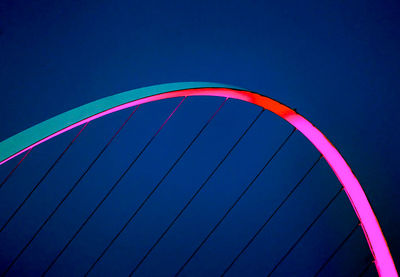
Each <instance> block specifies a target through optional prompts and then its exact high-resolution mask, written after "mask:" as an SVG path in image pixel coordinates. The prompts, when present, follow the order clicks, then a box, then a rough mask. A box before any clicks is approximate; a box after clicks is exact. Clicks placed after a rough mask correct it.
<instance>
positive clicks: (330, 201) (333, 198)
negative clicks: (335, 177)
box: [267, 186, 343, 277]
mask: <svg viewBox="0 0 400 277" xmlns="http://www.w3.org/2000/svg"><path fill="white" fill-rule="evenodd" d="M342 191H343V187H342V186H341V187H340V189H339V190H338V192H336V194H335V195H334V196H333V197H332V198H331V200H329V202H328V204H326V206H325V207H324V208H323V209H322V210H321V211H320V213H319V214H318V215H317V216H316V217H315V218H314V220H313V221H312V222H311V223H310V225H308V227H307V228H306V229H305V230H304V232H303V233H302V234H301V235H300V237H298V239H297V240H296V241H295V243H293V245H292V246H291V247H290V248H289V250H288V251H287V252H286V253H285V255H283V257H282V258H281V259H280V260H279V262H278V263H277V264H275V266H274V267H273V268H272V270H271V271H270V272H269V273H268V275H267V276H268V277H269V276H271V275H272V273H274V271H275V270H276V269H277V268H278V266H279V265H280V264H281V263H282V262H283V261H284V260H285V259H286V257H287V256H289V254H290V253H291V252H292V250H293V249H294V248H295V247H296V246H297V244H298V243H299V242H300V241H301V240H302V239H303V237H304V236H305V235H306V234H307V233H308V231H309V230H310V229H311V227H312V226H313V225H314V224H315V223H316V222H317V221H318V219H319V218H320V217H321V216H322V215H323V214H324V213H325V211H326V210H327V209H328V208H329V206H330V205H331V204H332V203H333V202H334V201H335V199H336V198H337V197H338V196H339V195H340V193H341V192H342Z"/></svg>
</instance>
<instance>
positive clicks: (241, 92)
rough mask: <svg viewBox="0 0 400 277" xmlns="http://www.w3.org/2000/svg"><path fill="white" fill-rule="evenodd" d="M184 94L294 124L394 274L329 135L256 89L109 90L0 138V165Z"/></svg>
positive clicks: (174, 86) (178, 86)
mask: <svg viewBox="0 0 400 277" xmlns="http://www.w3.org/2000/svg"><path fill="white" fill-rule="evenodd" d="M182 96H220V97H228V98H234V99H239V100H243V101H245V102H249V103H253V104H256V105H258V106H260V107H262V108H264V109H267V110H269V111H271V112H273V113H275V114H277V115H278V116H280V117H282V118H283V119H285V120H286V121H288V122H289V123H290V124H292V125H293V126H294V127H296V128H297V130H299V131H300V132H301V133H302V134H303V135H304V136H306V137H307V138H308V139H309V140H310V142H311V143H312V144H313V145H314V146H315V147H316V148H317V149H318V150H319V152H320V153H321V154H322V155H323V156H324V158H325V160H326V161H327V162H328V164H329V165H330V167H331V168H332V170H333V171H334V173H335V175H336V176H337V178H338V179H339V181H340V183H341V184H342V185H343V188H344V190H345V192H346V194H347V196H348V198H349V199H350V202H351V204H352V206H353V208H354V211H355V212H356V214H357V216H358V218H359V220H360V222H361V226H362V228H363V231H364V234H365V237H366V239H367V241H368V244H369V248H370V250H371V252H372V255H373V256H374V260H375V265H376V268H377V271H378V273H379V275H380V276H385V277H386V276H398V275H397V271H396V268H395V265H394V262H393V259H392V256H391V254H390V251H389V248H388V246H387V243H386V240H385V238H384V236H383V233H382V230H381V228H380V226H379V223H378V221H377V219H376V217H375V214H374V212H373V210H372V208H371V205H370V204H369V202H368V199H367V197H366V195H365V193H364V191H363V189H362V188H361V185H360V183H359V182H358V180H357V178H356V177H355V176H354V174H353V172H352V171H351V169H350V167H349V166H348V165H347V163H346V161H345V160H344V159H343V157H342V156H341V155H340V153H339V152H338V151H337V150H336V148H335V147H334V146H333V145H332V144H331V143H330V142H329V140H328V139H327V138H326V137H325V136H324V135H323V134H322V133H321V132H320V131H319V130H318V129H317V128H316V127H315V126H314V125H312V124H311V123H310V122H309V121H308V120H306V119H305V118H304V117H302V116H301V115H300V114H298V113H297V112H295V111H294V110H292V109H291V108H289V107H287V106H285V105H283V104H281V103H279V102H277V101H275V100H273V99H271V98H268V97H266V96H263V95H260V94H256V93H254V92H251V91H248V90H245V89H242V88H238V87H233V86H228V85H222V84H216V83H203V82H188V83H171V84H164V85H156V86H151V87H145V88H140V89H134V90H130V91H127V92H123V93H119V94H116V95H113V96H109V97H106V98H103V99H100V100H97V101H94V102H91V103H89V104H86V105H83V106H81V107H78V108H75V109H73V110H70V111H68V112H65V113H62V114H60V115H58V116H55V117H53V118H51V119H49V120H47V121H44V122H42V123H39V124H37V125H35V126H33V127H31V128H29V129H27V130H25V131H23V132H21V133H18V134H16V135H14V136H12V137H10V138H8V139H6V140H4V141H3V142H1V143H0V165H1V164H3V163H5V162H7V161H8V160H10V159H12V158H14V157H16V156H17V155H19V154H21V153H23V152H26V151H28V150H29V149H31V148H33V147H35V146H36V145H38V144H40V143H43V142H44V141H46V140H49V139H51V138H53V137H55V136H57V135H59V134H62V133H64V132H66V131H68V130H70V129H72V128H75V127H77V126H79V125H82V124H84V123H86V122H89V121H92V120H94V119H96V118H99V117H102V116H105V115H107V114H110V113H113V112H116V111H119V110H123V109H126V108H129V107H132V106H136V105H139V104H143V103H148V102H152V101H157V100H162V99H168V98H174V97H182Z"/></svg>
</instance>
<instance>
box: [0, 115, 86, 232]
mask: <svg viewBox="0 0 400 277" xmlns="http://www.w3.org/2000/svg"><path fill="white" fill-rule="evenodd" d="M88 123H89V122H87V123H86V124H85V125H83V127H82V128H81V129H80V131H79V132H78V134H77V135H76V136H75V137H74V138H73V139H72V141H71V142H70V143H69V144H68V145H67V147H66V148H65V149H64V151H62V152H61V154H60V155H59V156H58V157H57V159H56V160H55V161H54V162H53V164H52V165H51V166H50V167H49V169H48V170H47V171H46V173H45V174H44V175H43V176H42V178H40V180H39V182H37V184H36V185H35V186H34V187H33V189H32V190H31V191H30V192H29V193H28V195H27V196H26V197H25V199H24V200H23V201H22V202H21V203H20V204H19V206H18V207H17V208H16V209H15V210H14V212H13V213H12V214H11V216H10V217H9V218H8V219H7V220H6V222H5V223H4V224H3V226H1V228H0V233H1V232H3V230H4V229H5V228H6V227H7V225H8V224H9V223H10V221H11V220H12V219H13V218H14V216H15V215H16V214H17V213H18V212H19V210H20V209H21V208H22V206H24V205H25V203H26V202H27V201H28V200H29V198H30V197H31V196H32V194H33V193H34V192H35V190H36V189H37V188H38V187H39V185H40V184H41V183H42V182H43V181H44V179H46V177H47V176H48V175H49V173H50V172H51V171H52V170H53V168H54V167H55V166H56V164H57V163H58V162H59V161H60V160H61V158H62V157H63V156H64V154H65V153H66V152H67V150H68V149H69V148H70V147H71V146H72V144H73V143H74V142H75V140H76V139H77V138H78V137H79V135H80V134H81V133H82V131H83V130H84V129H85V128H86V126H87V125H88ZM31 149H32V148H31ZM31 149H30V150H29V151H31ZM28 153H29V152H28ZM28 153H26V155H28ZM26 155H25V156H24V158H25V157H26ZM24 158H22V160H23V159H24ZM22 160H21V161H22ZM21 161H20V162H21Z"/></svg>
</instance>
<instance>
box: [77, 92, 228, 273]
mask: <svg viewBox="0 0 400 277" xmlns="http://www.w3.org/2000/svg"><path fill="white" fill-rule="evenodd" d="M228 99H229V98H226V99H225V100H224V102H222V104H221V105H220V106H219V107H218V109H217V110H216V111H215V112H214V114H213V115H212V116H211V117H210V118H209V119H208V121H207V122H206V123H205V124H204V125H203V127H202V128H201V129H200V131H199V132H198V133H197V134H196V136H195V137H194V138H193V139H192V141H191V142H190V143H189V144H188V146H187V147H186V149H185V150H184V151H183V152H182V153H181V154H180V156H179V157H178V159H177V160H176V161H175V162H174V163H173V164H172V166H171V167H170V168H169V169H168V171H167V172H166V173H165V174H164V176H163V177H162V178H161V179H160V181H159V182H158V183H157V185H156V186H155V187H154V188H153V190H152V191H151V192H150V193H149V194H148V195H147V196H146V198H145V199H144V200H143V201H142V203H141V204H140V205H139V206H138V208H137V209H136V210H135V211H134V212H133V213H132V215H131V216H130V217H129V219H128V220H127V221H126V222H125V224H124V225H123V226H122V228H121V229H120V230H119V232H118V233H117V234H116V235H115V236H114V237H113V239H112V240H111V241H110V242H109V243H108V245H107V246H106V248H104V250H103V251H102V252H101V254H100V255H99V256H98V257H97V259H96V260H95V261H94V262H93V263H92V265H91V266H90V268H89V269H88V271H87V272H86V274H85V276H87V275H88V274H89V273H90V272H91V271H92V270H93V268H94V267H95V266H96V264H97V263H98V262H99V261H100V260H101V259H102V258H103V256H104V255H105V254H106V252H107V251H108V249H110V247H111V246H112V245H113V243H114V242H115V241H116V240H117V239H118V237H119V236H120V235H121V234H122V232H123V231H124V230H125V229H126V228H127V227H128V225H129V224H130V223H131V222H132V220H133V219H134V218H135V217H136V215H137V214H138V213H139V211H140V210H141V209H142V208H143V206H144V205H145V204H146V202H147V201H148V200H149V199H150V197H151V196H152V195H153V194H154V193H155V192H156V190H157V189H158V187H159V186H160V185H161V183H162V182H163V181H164V180H165V178H167V176H168V175H169V174H170V173H171V171H172V170H173V169H174V168H175V166H176V165H177V164H178V162H179V161H180V160H181V159H182V158H183V156H184V155H185V154H186V152H187V151H188V150H189V149H190V147H191V146H192V145H193V143H194V142H195V141H196V140H197V139H198V138H199V136H200V135H201V134H202V133H203V131H204V130H205V129H206V127H207V126H208V125H209V124H210V122H211V121H212V120H213V118H214V117H215V116H216V115H217V114H218V112H219V111H220V110H221V108H222V107H223V106H224V105H225V103H226V102H227V101H228Z"/></svg>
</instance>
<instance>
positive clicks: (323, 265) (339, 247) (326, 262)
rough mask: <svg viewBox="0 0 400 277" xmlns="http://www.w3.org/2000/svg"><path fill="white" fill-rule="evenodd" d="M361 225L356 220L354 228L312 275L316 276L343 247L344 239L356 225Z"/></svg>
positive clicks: (347, 237)
mask: <svg viewBox="0 0 400 277" xmlns="http://www.w3.org/2000/svg"><path fill="white" fill-rule="evenodd" d="M359 226H361V224H360V222H358V221H357V224H356V225H355V226H354V228H353V229H352V230H351V231H350V232H349V233H348V234H347V236H346V237H345V239H344V240H343V241H342V242H341V243H340V244H339V245H338V247H336V249H335V251H333V252H332V254H331V255H330V256H329V258H328V259H327V260H326V261H325V262H324V263H323V264H322V266H321V267H320V268H319V269H318V271H317V273H315V275H314V277H316V276H318V275H319V274H320V273H321V271H322V270H323V269H324V268H325V266H327V264H329V262H330V261H331V260H332V258H333V257H334V256H335V255H336V253H337V252H338V251H339V250H340V249H341V248H342V247H343V245H344V244H345V243H346V241H348V240H349V238H350V237H351V236H352V235H353V234H354V232H355V231H356V230H357V229H358V227H359Z"/></svg>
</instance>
